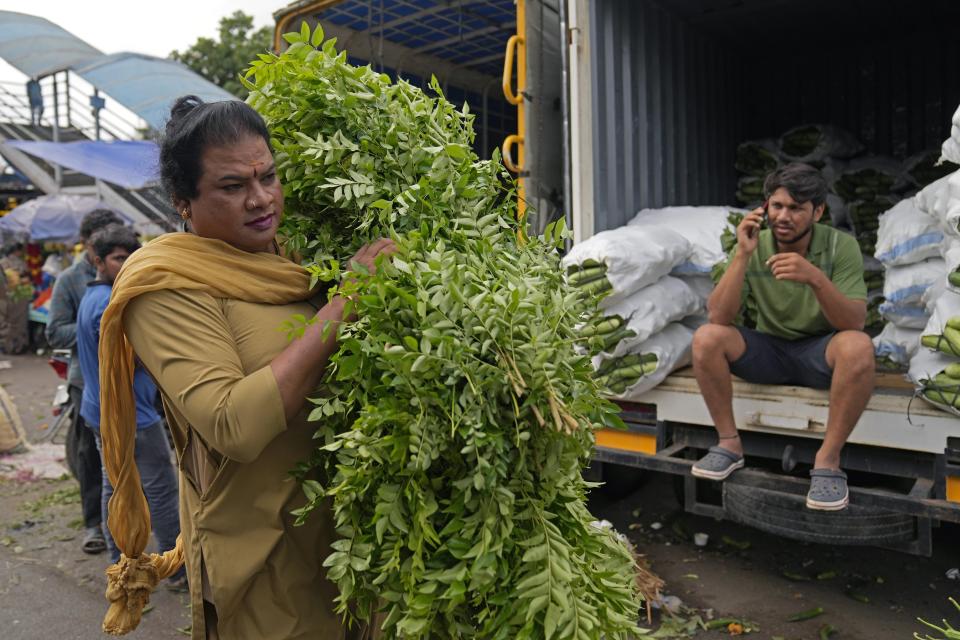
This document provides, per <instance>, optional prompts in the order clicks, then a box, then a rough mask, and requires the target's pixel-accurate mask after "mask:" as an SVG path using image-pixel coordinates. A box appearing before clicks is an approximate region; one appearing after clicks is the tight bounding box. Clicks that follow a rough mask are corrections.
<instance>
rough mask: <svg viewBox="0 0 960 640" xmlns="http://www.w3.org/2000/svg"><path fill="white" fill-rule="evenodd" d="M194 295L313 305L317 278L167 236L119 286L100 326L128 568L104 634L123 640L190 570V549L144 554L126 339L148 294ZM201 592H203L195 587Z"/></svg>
mask: <svg viewBox="0 0 960 640" xmlns="http://www.w3.org/2000/svg"><path fill="white" fill-rule="evenodd" d="M163 289H191V290H199V291H204V292H206V293H209V294H210V295H212V296H214V297H218V298H229V299H234V300H243V301H245V302H255V303H262V304H288V303H291V302H296V301H300V300H305V299H307V298H308V297H310V276H309V275H308V274H307V272H306V271H305V270H304V269H303V268H302V267H300V266H299V265H297V264H295V263H293V262H290V261H289V260H287V259H286V258H283V257H280V256H276V255H272V254H268V253H248V252H246V251H241V250H240V249H236V248H234V247H232V246H230V245H228V244H226V243H225V242H221V241H219V240H211V239H209V238H201V237H198V236H195V235H193V234H189V233H171V234H167V235H164V236H161V237H159V238H157V239H156V240H154V241H153V242H151V243H150V244H149V245H147V246H145V247H143V248H142V249H140V250H138V251H136V252H134V253H133V254H132V255H131V256H130V258H128V259H127V262H126V264H124V266H123V269H122V270H121V272H120V275H119V277H118V278H117V280H116V282H114V284H113V292H112V294H111V297H110V304H109V306H107V309H106V311H104V313H103V318H102V319H101V322H100V349H99V358H100V434H101V437H102V438H103V463H104V466H105V468H106V470H107V475H108V477H109V478H110V484H111V485H113V487H114V493H113V497H112V498H111V499H110V506H109V518H108V522H107V524H108V526H109V527H110V532H111V533H112V534H113V539H114V541H115V542H116V544H117V547H118V548H119V549H120V551H121V552H122V553H121V556H120V561H119V562H117V563H116V564H114V565H111V566H110V567H109V568H108V569H107V592H106V596H107V600H108V601H109V602H110V606H109V609H108V610H107V614H106V616H105V617H104V620H103V630H104V631H105V632H106V633H109V634H111V635H123V634H125V633H128V632H129V631H132V630H133V629H135V628H136V627H137V625H138V624H139V623H140V617H141V615H142V613H143V607H144V605H146V604H147V602H148V601H149V599H150V593H151V591H153V589H154V587H156V585H157V583H158V582H159V581H160V580H162V579H164V578H166V577H169V576H171V575H173V573H174V572H175V571H176V570H177V569H178V568H179V567H180V565H182V564H183V542H182V540H181V539H180V538H178V539H177V545H176V547H175V548H173V549H171V550H170V551H167V552H166V553H164V554H146V555H144V554H143V550H144V548H145V547H146V545H147V541H148V540H149V538H150V528H151V527H150V511H149V509H148V507H147V501H146V498H145V497H144V495H143V490H142V488H141V486H140V473H139V472H138V471H137V465H136V463H135V461H134V444H135V441H136V433H137V412H136V411H137V410H136V404H135V402H134V396H133V371H134V353H133V348H132V347H131V346H130V343H129V342H128V341H127V338H126V335H124V332H123V312H124V309H126V306H127V303H129V302H130V301H131V300H132V299H133V298H135V297H137V296H138V295H141V294H143V293H149V292H151V291H160V290H163ZM193 588H199V585H193Z"/></svg>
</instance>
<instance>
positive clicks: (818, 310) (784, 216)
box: [693, 163, 874, 511]
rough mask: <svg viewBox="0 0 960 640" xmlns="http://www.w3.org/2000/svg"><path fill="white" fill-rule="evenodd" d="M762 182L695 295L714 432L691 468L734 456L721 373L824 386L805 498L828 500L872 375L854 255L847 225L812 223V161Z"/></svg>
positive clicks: (715, 466)
mask: <svg viewBox="0 0 960 640" xmlns="http://www.w3.org/2000/svg"><path fill="white" fill-rule="evenodd" d="M763 192H764V197H766V198H767V201H766V202H765V203H764V204H765V205H766V206H765V207H760V208H758V209H755V210H754V211H751V212H750V213H749V214H747V215H746V216H745V217H744V218H743V221H742V222H741V223H740V225H739V226H738V227H737V244H736V246H735V247H734V248H733V250H731V252H730V255H729V257H728V260H727V262H726V264H725V265H724V266H723V269H722V272H721V273H722V277H720V280H719V282H718V283H717V286H716V289H714V291H713V294H712V295H711V296H710V300H709V301H708V302H707V310H708V312H709V319H710V322H709V324H706V325H704V326H702V327H700V329H699V330H698V331H697V333H696V335H695V336H694V338H693V369H694V373H695V375H696V377H697V382H698V384H699V385H700V392H701V393H702V394H703V399H704V401H705V402H706V404H707V408H708V409H709V411H710V415H711V417H712V418H713V423H714V425H715V426H716V429H717V433H718V435H719V438H720V442H719V444H718V446H715V447H711V448H710V451H709V453H708V454H707V455H706V456H704V457H703V458H701V459H700V460H699V461H698V462H697V463H696V464H695V465H694V466H693V475H695V476H697V477H699V478H707V479H710V480H723V479H725V478H726V477H727V476H729V475H730V474H731V473H732V472H734V471H735V470H737V469H739V468H741V467H743V445H742V443H741V441H740V436H739V434H738V433H737V427H736V424H735V422H734V417H733V390H732V381H731V373H732V374H734V375H736V376H738V377H740V378H743V379H744V380H746V381H748V382H752V383H758V384H781V385H800V386H805V387H813V388H815V389H830V410H829V416H828V418H827V430H826V434H825V436H824V438H823V443H822V445H821V446H820V449H819V450H818V451H817V455H816V460H815V462H814V468H813V470H811V472H810V476H811V483H810V490H809V492H808V494H807V507H808V508H810V509H820V510H828V511H835V510H839V509H843V508H845V507H846V506H847V504H848V502H849V491H848V489H847V477H846V475H845V474H844V473H843V472H842V471H841V470H840V450H841V449H842V448H843V445H844V443H846V441H847V438H848V437H849V436H850V433H851V432H852V431H853V428H854V426H855V425H856V424H857V421H858V420H859V419H860V415H861V414H862V413H863V410H864V407H866V404H867V401H868V400H869V398H870V394H871V392H872V391H873V384H874V373H873V372H874V352H873V343H872V341H871V340H870V338H869V337H868V336H867V334H865V333H864V332H863V325H864V320H865V319H866V316H867V304H866V298H867V288H866V285H865V284H864V280H863V258H862V256H861V255H860V248H859V247H858V245H857V242H856V240H855V239H854V238H853V237H852V236H849V235H847V234H845V233H842V232H840V231H837V230H836V229H833V228H831V227H828V226H826V225H822V224H817V223H818V221H819V220H820V218H821V217H822V216H823V212H824V207H825V202H826V196H827V185H826V181H825V180H824V179H823V176H821V175H820V172H819V171H817V170H816V169H814V168H813V167H811V166H809V165H805V164H800V163H793V164H788V165H786V166H784V167H782V168H780V169H778V170H776V171H774V172H773V173H771V174H770V175H769V176H767V178H766V180H765V181H764V185H763ZM765 217H769V228H768V229H762V225H763V223H764V221H765ZM745 308H749V309H751V310H754V311H755V315H756V329H751V328H747V327H745V326H742V324H743V323H742V321H741V318H742V315H743V314H742V311H743V310H744V309H745Z"/></svg>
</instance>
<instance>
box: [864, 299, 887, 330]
mask: <svg viewBox="0 0 960 640" xmlns="http://www.w3.org/2000/svg"><path fill="white" fill-rule="evenodd" d="M885 301H886V300H885V299H884V297H883V296H875V297H873V298H871V299H869V300H868V301H867V318H866V320H865V321H864V328H865V329H866V331H867V332H868V333H874V332H875V331H879V330H880V329H882V328H883V324H884V319H883V316H882V315H881V314H880V305H882V304H883V303H884V302H885Z"/></svg>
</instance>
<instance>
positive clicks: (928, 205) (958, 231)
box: [914, 171, 960, 237]
mask: <svg viewBox="0 0 960 640" xmlns="http://www.w3.org/2000/svg"><path fill="white" fill-rule="evenodd" d="M914 198H915V200H916V203H917V208H918V209H920V210H921V211H925V212H926V213H928V214H930V215H931V216H933V217H934V218H936V219H937V221H938V222H939V223H940V226H941V228H942V229H943V231H944V232H946V233H947V234H949V235H951V236H953V237H960V171H954V172H953V173H951V174H950V175H948V176H945V177H943V178H940V179H939V180H936V181H935V182H932V183H930V184H929V185H928V186H926V187H924V188H923V189H921V190H920V192H919V193H917V195H916V196H914Z"/></svg>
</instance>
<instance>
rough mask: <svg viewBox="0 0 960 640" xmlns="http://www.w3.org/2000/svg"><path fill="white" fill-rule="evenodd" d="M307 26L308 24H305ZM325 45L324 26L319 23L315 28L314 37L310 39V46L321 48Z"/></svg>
mask: <svg viewBox="0 0 960 640" xmlns="http://www.w3.org/2000/svg"><path fill="white" fill-rule="evenodd" d="M304 24H306V23H304ZM322 43H323V26H322V25H321V24H320V23H319V22H318V23H317V26H316V27H314V28H313V35H312V36H311V37H310V44H312V45H313V46H314V47H319V46H320V45H321V44H322Z"/></svg>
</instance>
